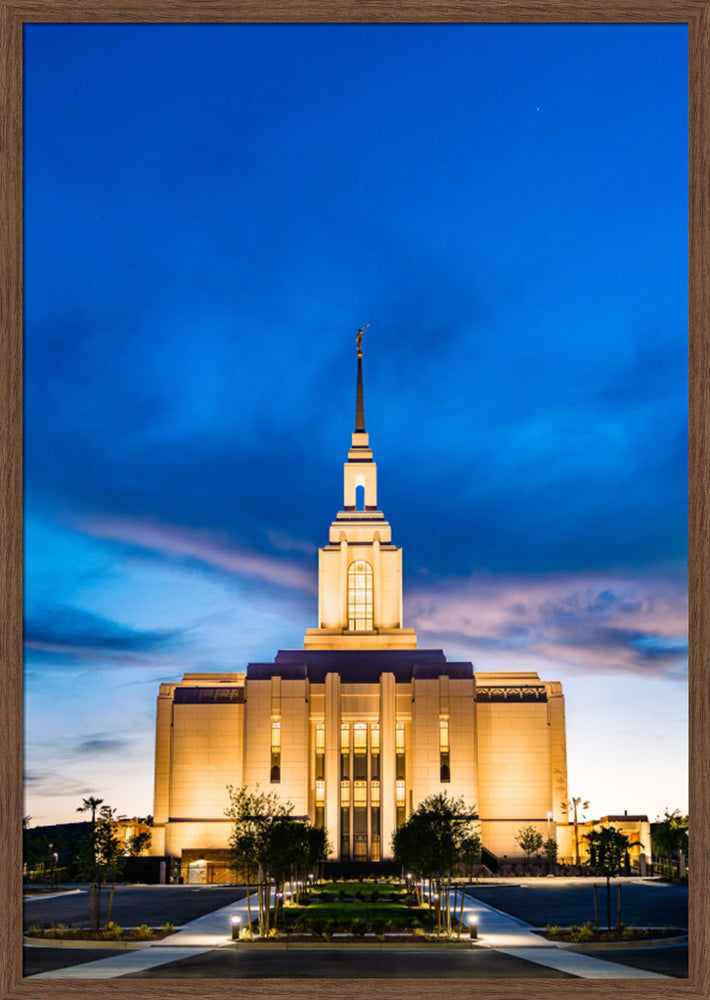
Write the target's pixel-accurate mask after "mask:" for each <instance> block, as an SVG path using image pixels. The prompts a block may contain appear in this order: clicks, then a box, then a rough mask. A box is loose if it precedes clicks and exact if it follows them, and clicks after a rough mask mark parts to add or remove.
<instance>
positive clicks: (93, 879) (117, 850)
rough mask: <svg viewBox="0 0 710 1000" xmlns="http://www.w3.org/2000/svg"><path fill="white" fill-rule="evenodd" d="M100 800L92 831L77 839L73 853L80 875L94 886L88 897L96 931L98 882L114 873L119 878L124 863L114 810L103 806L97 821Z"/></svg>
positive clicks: (97, 925) (99, 921)
mask: <svg viewBox="0 0 710 1000" xmlns="http://www.w3.org/2000/svg"><path fill="white" fill-rule="evenodd" d="M84 801H85V802H86V800H84ZM101 802H103V799H99V800H98V801H97V803H96V805H95V806H94V812H93V814H92V828H91V831H90V832H89V833H88V834H87V836H86V837H84V838H83V839H82V840H81V841H80V842H79V845H78V847H77V850H76V854H75V864H76V867H77V871H78V873H79V876H80V878H84V879H86V881H87V882H89V883H90V884H91V885H92V886H93V890H92V892H91V893H90V896H89V913H90V921H91V924H92V928H91V929H92V930H95V931H98V930H99V925H100V923H101V884H102V882H103V881H104V880H105V879H106V878H107V877H108V876H109V875H113V878H114V879H116V878H118V876H119V875H120V874H121V871H122V870H123V864H124V858H123V854H122V848H121V843H120V841H119V839H118V837H117V836H116V833H115V818H114V813H115V811H116V810H115V809H112V808H111V807H110V806H108V805H104V806H103V807H102V808H101V812H100V814H99V820H98V822H97V821H96V809H97V808H98V805H99V804H100V803H101ZM88 808H91V807H90V806H87V807H85V808H82V809H79V810H78V811H79V812H85V811H86V810H87V809H88ZM92 900H94V901H95V902H92Z"/></svg>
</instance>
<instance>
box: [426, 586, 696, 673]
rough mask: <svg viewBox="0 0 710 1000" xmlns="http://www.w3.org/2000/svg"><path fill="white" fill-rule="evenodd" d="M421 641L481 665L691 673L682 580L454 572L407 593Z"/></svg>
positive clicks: (597, 671)
mask: <svg viewBox="0 0 710 1000" xmlns="http://www.w3.org/2000/svg"><path fill="white" fill-rule="evenodd" d="M406 605H407V612H408V613H407V615H406V618H407V624H409V625H412V626H414V628H415V629H416V630H417V633H418V635H419V644H420V646H426V645H434V644H438V645H443V646H448V648H449V649H451V647H452V646H453V647H454V648H455V649H456V650H457V655H466V656H468V657H470V658H471V659H472V660H473V661H474V663H475V664H476V666H477V667H478V669H481V670H485V669H518V670H520V669H535V670H537V669H540V668H541V667H543V668H544V669H546V670H549V669H550V666H551V665H555V664H556V665H557V666H558V667H560V668H562V669H567V670H574V671H580V672H584V673H601V672H610V671H619V670H621V671H629V672H633V673H638V674H644V675H646V676H667V677H672V678H677V677H678V676H682V673H683V668H684V662H685V644H686V643H687V635H688V611H687V591H686V588H685V586H684V585H683V583H682V582H677V583H674V582H673V581H669V580H668V579H665V578H641V577H639V578H633V577H631V576H623V577H622V576H620V575H615V574H609V575H603V574H596V575H582V574H565V575H562V576H559V577H545V578H539V577H535V578H532V577H531V578H525V577H507V578H502V579H501V578H499V577H491V576H480V577H475V578H471V579H465V580H456V581H454V580H448V581H442V582H441V583H439V584H437V586H436V588H435V589H428V588H423V587H419V588H417V589H415V590H413V591H410V592H409V593H408V594H407V596H406Z"/></svg>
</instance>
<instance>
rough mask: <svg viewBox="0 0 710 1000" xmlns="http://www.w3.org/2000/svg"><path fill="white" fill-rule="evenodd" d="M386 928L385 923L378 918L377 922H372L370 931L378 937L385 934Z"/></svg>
mask: <svg viewBox="0 0 710 1000" xmlns="http://www.w3.org/2000/svg"><path fill="white" fill-rule="evenodd" d="M386 926H387V921H386V920H383V919H382V918H381V917H378V918H377V920H373V921H372V929H373V931H374V932H375V934H377V936H378V937H380V936H381V935H382V934H384V932H385V927H386Z"/></svg>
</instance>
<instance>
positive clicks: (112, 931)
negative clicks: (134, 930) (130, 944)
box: [104, 920, 123, 939]
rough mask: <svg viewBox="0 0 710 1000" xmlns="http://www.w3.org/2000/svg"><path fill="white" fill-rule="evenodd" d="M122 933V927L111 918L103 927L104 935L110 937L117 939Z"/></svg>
mask: <svg viewBox="0 0 710 1000" xmlns="http://www.w3.org/2000/svg"><path fill="white" fill-rule="evenodd" d="M122 935H123V927H121V926H119V924H117V923H115V922H114V921H113V920H109V922H108V923H107V924H106V926H105V927H104V937H105V938H111V939H118V938H120V937H121V936H122Z"/></svg>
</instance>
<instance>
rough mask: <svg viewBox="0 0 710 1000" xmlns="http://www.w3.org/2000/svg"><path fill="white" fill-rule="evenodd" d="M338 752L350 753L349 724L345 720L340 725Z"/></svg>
mask: <svg viewBox="0 0 710 1000" xmlns="http://www.w3.org/2000/svg"><path fill="white" fill-rule="evenodd" d="M340 752H341V753H350V726H349V724H348V723H347V722H344V723H343V724H342V726H341V727H340Z"/></svg>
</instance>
